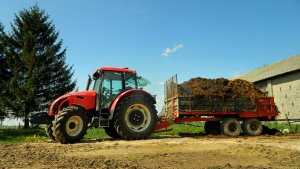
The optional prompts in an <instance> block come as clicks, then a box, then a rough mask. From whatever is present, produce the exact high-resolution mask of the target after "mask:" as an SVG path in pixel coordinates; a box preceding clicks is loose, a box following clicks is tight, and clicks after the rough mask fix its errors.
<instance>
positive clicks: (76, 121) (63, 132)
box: [54, 107, 88, 144]
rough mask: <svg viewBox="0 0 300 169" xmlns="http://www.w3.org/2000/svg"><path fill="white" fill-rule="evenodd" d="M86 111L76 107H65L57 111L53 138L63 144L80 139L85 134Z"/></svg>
mask: <svg viewBox="0 0 300 169" xmlns="http://www.w3.org/2000/svg"><path fill="white" fill-rule="evenodd" d="M87 124H88V118H87V113H86V112H85V110H83V109H81V108H78V107H67V108H64V109H63V110H62V111H60V112H59V114H58V117H57V121H56V122H55V125H54V136H55V139H56V140H57V141H59V142H61V143H63V144H65V143H74V142H77V141H80V140H81V139H82V138H83V136H84V135H85V134H86V130H87Z"/></svg>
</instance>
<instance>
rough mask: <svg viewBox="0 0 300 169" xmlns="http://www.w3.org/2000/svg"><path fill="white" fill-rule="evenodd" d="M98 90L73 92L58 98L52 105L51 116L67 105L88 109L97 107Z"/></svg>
mask: <svg viewBox="0 0 300 169" xmlns="http://www.w3.org/2000/svg"><path fill="white" fill-rule="evenodd" d="M96 95H97V93H96V91H80V92H71V93H68V94H65V95H62V96H60V97H59V98H57V99H56V100H55V101H54V102H53V103H52V104H51V106H50V111H49V114H50V116H53V115H57V113H58V112H59V111H60V110H62V109H63V108H65V107H69V106H79V107H82V108H84V109H86V110H90V109H93V108H95V101H96Z"/></svg>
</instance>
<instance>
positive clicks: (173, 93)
mask: <svg viewBox="0 0 300 169" xmlns="http://www.w3.org/2000/svg"><path fill="white" fill-rule="evenodd" d="M164 110H165V117H166V118H167V119H170V120H174V119H175V118H176V117H178V89H177V75H175V76H173V77H171V79H169V80H167V81H166V82H165V108H164Z"/></svg>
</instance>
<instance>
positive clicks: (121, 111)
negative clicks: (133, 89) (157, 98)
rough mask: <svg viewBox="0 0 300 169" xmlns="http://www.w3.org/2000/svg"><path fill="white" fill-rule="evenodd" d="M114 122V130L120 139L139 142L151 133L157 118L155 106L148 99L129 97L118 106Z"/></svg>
mask: <svg viewBox="0 0 300 169" xmlns="http://www.w3.org/2000/svg"><path fill="white" fill-rule="evenodd" d="M114 121H115V125H114V126H115V129H116V130H117V132H118V133H119V134H120V136H121V137H122V138H124V139H127V140H139V139H145V138H147V137H149V136H150V135H151V134H152V133H153V131H154V129H155V126H156V124H157V121H158V117H157V111H156V109H155V106H154V104H153V103H152V102H151V101H150V99H149V98H148V97H145V96H142V95H131V96H129V97H127V98H124V99H122V100H121V101H120V103H119V104H118V106H117V109H116V112H115V116H114Z"/></svg>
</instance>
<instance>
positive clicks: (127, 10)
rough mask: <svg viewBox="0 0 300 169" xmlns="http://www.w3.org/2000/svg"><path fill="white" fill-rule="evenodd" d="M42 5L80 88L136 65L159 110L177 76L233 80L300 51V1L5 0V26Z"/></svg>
mask: <svg viewBox="0 0 300 169" xmlns="http://www.w3.org/2000/svg"><path fill="white" fill-rule="evenodd" d="M36 3H37V4H38V5H39V6H40V7H41V8H42V9H45V10H46V12H47V13H48V14H50V18H51V20H53V23H54V24H55V26H56V29H57V30H59V31H60V38H62V39H63V40H64V46H65V47H67V62H68V63H69V64H70V65H74V70H75V74H74V78H75V79H77V81H78V83H77V85H78V87H79V89H80V90H84V88H85V84H86V79H87V75H88V74H91V73H93V72H94V70H95V69H96V68H98V67H101V66H115V67H130V68H132V69H136V70H137V72H138V73H139V74H140V75H142V76H144V77H146V78H148V79H149V80H150V81H151V82H152V84H151V85H150V86H149V87H147V88H146V90H147V91H149V92H150V93H152V94H155V95H158V99H159V104H158V109H159V110H160V109H161V107H162V101H163V98H162V96H163V85H161V84H162V82H164V81H165V80H167V79H168V78H170V77H171V76H172V75H174V74H178V77H179V82H182V81H185V80H188V79H190V78H192V77H199V76H201V77H206V78H217V77H225V78H231V77H233V76H236V75H239V74H243V73H246V72H248V71H251V70H253V69H256V68H258V67H260V66H263V65H266V64H271V63H274V62H277V61H279V60H282V59H284V58H287V57H291V56H294V55H296V54H300V29H299V28H300V1H297V0H284V1H283V0H243V1H241V0H227V1H222V0H218V1H217V0H207V1H202V0H194V1H193V0H190V1H184V0H181V1H179V0H147V1H143V0H127V1H125V0H123V1H121V0H119V1H116V0H107V1H102V0H93V1H92V0H89V1H73V0H64V1H60V0H51V1H31V0H26V1H19V0H10V1H5V0H0V22H2V23H3V24H4V26H5V29H6V30H7V31H9V30H10V23H11V22H12V21H13V19H14V15H15V14H16V13H18V11H20V10H21V9H24V8H29V7H30V6H32V5H34V4H36Z"/></svg>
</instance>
